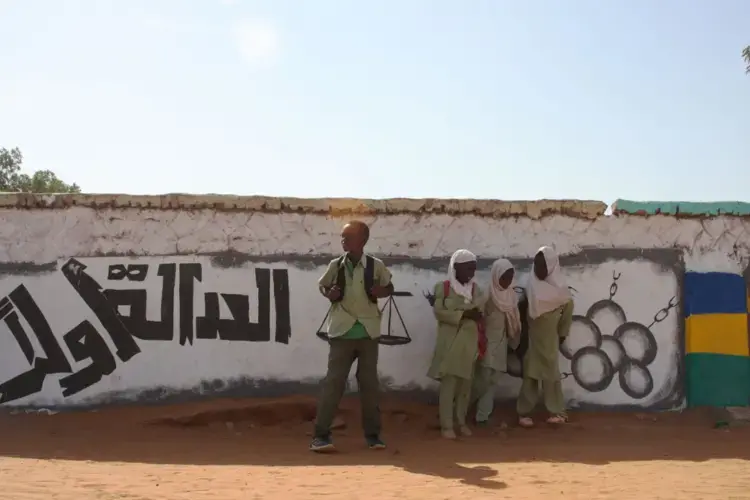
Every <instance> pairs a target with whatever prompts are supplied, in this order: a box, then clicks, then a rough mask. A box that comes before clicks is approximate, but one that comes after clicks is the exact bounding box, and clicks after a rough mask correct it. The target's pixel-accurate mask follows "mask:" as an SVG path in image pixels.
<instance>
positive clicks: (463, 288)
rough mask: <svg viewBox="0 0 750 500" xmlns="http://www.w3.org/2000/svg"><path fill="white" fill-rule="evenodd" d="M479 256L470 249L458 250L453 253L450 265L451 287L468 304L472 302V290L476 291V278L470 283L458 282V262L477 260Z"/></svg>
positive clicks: (449, 277)
mask: <svg viewBox="0 0 750 500" xmlns="http://www.w3.org/2000/svg"><path fill="white" fill-rule="evenodd" d="M476 261H477V257H476V255H474V254H473V253H471V252H470V251H468V250H463V249H461V250H456V251H455V252H453V255H451V262H450V265H449V267H448V279H449V280H450V282H451V288H452V289H453V291H454V292H456V293H457V294H458V295H460V296H461V297H463V298H464V300H465V301H466V303H467V304H468V303H469V302H471V299H472V292H473V291H474V278H472V279H471V280H469V282H468V283H466V284H465V285H462V284H461V283H459V282H458V280H457V279H456V269H455V267H454V266H455V265H456V264H463V263H465V262H476Z"/></svg>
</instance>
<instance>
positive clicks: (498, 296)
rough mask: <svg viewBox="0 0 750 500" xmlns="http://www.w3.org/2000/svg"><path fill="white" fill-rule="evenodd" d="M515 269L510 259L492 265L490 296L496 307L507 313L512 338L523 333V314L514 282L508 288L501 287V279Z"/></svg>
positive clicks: (500, 260) (499, 260)
mask: <svg viewBox="0 0 750 500" xmlns="http://www.w3.org/2000/svg"><path fill="white" fill-rule="evenodd" d="M509 269H513V264H511V263H510V261H509V260H508V259H498V260H496V261H495V262H494V263H493V264H492V272H491V273H490V279H491V280H492V285H490V296H491V297H492V302H494V304H495V306H496V307H497V308H498V309H499V310H501V311H502V312H504V313H505V317H506V318H508V328H509V332H508V333H510V336H511V337H515V336H516V335H517V334H518V333H519V332H520V331H521V313H519V312H518V296H517V295H516V291H515V290H514V289H513V284H514V283H515V276H514V280H513V281H512V282H511V283H510V284H509V285H508V288H503V287H501V286H500V278H501V277H502V275H503V274H505V272H506V271H508V270H509Z"/></svg>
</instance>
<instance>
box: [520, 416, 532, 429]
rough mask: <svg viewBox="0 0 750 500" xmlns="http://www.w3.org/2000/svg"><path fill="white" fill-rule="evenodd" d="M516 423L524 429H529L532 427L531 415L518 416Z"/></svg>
mask: <svg viewBox="0 0 750 500" xmlns="http://www.w3.org/2000/svg"><path fill="white" fill-rule="evenodd" d="M518 425H520V426H521V427H523V428H524V429H530V428H532V427H534V421H533V420H531V417H520V418H519V419H518Z"/></svg>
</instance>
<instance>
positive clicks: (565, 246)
mask: <svg viewBox="0 0 750 500" xmlns="http://www.w3.org/2000/svg"><path fill="white" fill-rule="evenodd" d="M0 217H2V222H3V223H2V224H0V243H2V244H0V262H4V263H6V266H7V265H10V266H11V267H12V265H13V263H16V264H17V263H21V262H26V263H34V264H44V263H50V262H57V265H58V268H59V266H61V265H62V264H64V263H65V262H66V261H67V259H68V258H69V257H76V258H78V259H79V260H80V261H81V262H82V263H84V264H85V265H86V266H88V269H87V272H89V273H90V274H91V275H92V276H93V277H95V278H96V279H97V281H99V283H100V284H102V285H103V286H104V287H105V288H106V287H111V288H126V287H134V288H139V287H142V286H143V287H145V288H146V289H147V290H148V318H149V319H151V320H157V319H158V314H159V301H160V297H161V280H160V279H159V278H157V277H156V276H155V268H156V267H157V266H158V264H160V263H164V262H175V263H185V262H199V263H201V264H202V266H203V281H202V282H201V283H196V293H195V299H194V301H195V316H200V315H202V314H203V313H204V305H203V300H202V293H203V292H211V291H216V292H221V293H242V294H247V295H248V296H249V301H250V315H251V318H255V317H256V315H257V312H256V304H257V290H256V288H255V276H254V272H253V265H252V264H244V265H242V266H241V267H233V268H220V267H214V266H212V265H211V259H210V258H209V257H196V256H195V254H206V253H214V252H227V251H232V252H238V253H241V254H247V255H252V256H278V255H289V256H290V257H289V261H290V262H289V263H286V262H281V263H274V264H268V265H266V264H257V265H258V266H261V267H272V268H278V269H280V268H283V269H287V270H288V273H289V274H288V275H289V285H290V290H291V292H290V293H291V324H292V338H291V341H290V343H289V344H288V345H284V344H278V343H275V342H273V341H271V342H267V343H241V342H227V341H220V340H216V341H209V340H200V339H198V340H195V342H194V344H193V345H184V346H180V345H179V343H178V341H177V329H178V326H177V323H178V319H177V318H178V316H177V315H176V318H175V322H176V325H175V340H173V341H172V342H158V341H144V340H138V345H139V346H140V348H141V350H142V352H141V353H139V354H137V355H136V356H135V357H134V358H132V359H131V360H130V361H128V362H127V363H122V362H121V361H119V360H118V367H117V369H116V370H115V371H114V372H113V373H112V374H111V375H108V376H105V377H104V378H103V379H102V380H101V381H100V382H99V383H97V384H94V385H93V386H92V387H90V388H88V389H85V390H83V391H82V392H80V393H78V394H75V395H73V396H70V397H68V398H64V397H63V396H62V394H61V390H60V387H59V383H58V380H59V379H60V378H61V377H62V375H52V376H48V377H47V379H46V381H45V384H44V388H43V390H42V391H41V392H39V393H36V394H34V395H31V396H29V397H26V398H23V399H19V400H15V401H13V402H10V403H8V404H9V405H28V404H34V405H48V406H54V405H59V404H83V403H86V402H87V401H91V400H92V398H93V399H97V398H99V397H103V396H105V395H107V394H110V393H112V392H117V391H126V392H128V393H129V394H131V395H134V394H136V393H137V391H140V390H147V389H153V388H158V387H163V388H166V389H169V390H181V389H193V388H195V387H196V386H198V385H199V384H200V383H201V382H202V381H206V380H214V379H221V380H225V381H230V380H232V379H236V378H240V377H246V378H250V379H257V380H276V381H303V382H304V381H314V380H317V379H318V378H320V377H322V376H323V374H324V371H325V363H326V345H325V343H324V342H322V341H320V340H319V339H317V338H316V337H315V336H314V330H315V329H316V327H317V326H318V325H319V324H320V321H321V320H322V318H323V315H324V314H325V310H326V303H325V300H324V299H323V298H322V297H320V296H319V295H318V294H317V291H316V286H315V283H316V280H317V278H318V276H319V275H320V273H321V272H322V270H323V268H322V267H316V268H311V267H310V266H307V267H306V268H304V267H299V266H298V265H297V264H295V263H294V260H295V257H293V256H295V255H298V256H317V255H334V254H337V253H339V252H340V249H339V243H338V232H339V230H340V226H341V223H342V220H341V219H338V218H330V217H324V216H320V215H305V214H265V213H227V212H216V211H211V210H202V211H195V212H188V211H176V210H175V211H162V210H154V211H151V210H127V209H125V210H92V209H89V208H73V209H68V210H29V211H21V210H5V211H0ZM361 219H363V220H365V221H367V222H368V223H370V225H371V234H372V237H371V242H370V245H369V251H371V252H373V253H376V254H379V255H386V256H387V255H393V256H409V257H412V258H415V259H429V258H445V259H446V260H447V257H448V256H449V255H450V254H451V253H452V252H453V251H454V250H455V249H457V248H461V247H466V248H470V249H472V251H474V252H475V253H477V255H479V256H480V257H483V258H495V257H498V256H510V257H530V256H532V255H533V253H534V252H535V251H536V250H537V249H538V247H539V246H541V245H543V244H549V243H554V244H555V246H556V247H557V249H558V251H559V252H560V253H561V254H576V253H579V252H580V251H581V250H582V249H584V248H602V249H613V248H618V249H619V248H644V249H651V248H662V249H672V248H679V249H682V250H683V252H684V256H685V260H686V262H687V264H688V268H689V269H695V270H701V271H705V270H718V271H731V272H737V273H740V272H742V269H743V268H744V262H745V260H746V258H747V256H748V248H749V247H750V244H749V243H750V241H749V240H750V237H748V236H747V234H748V233H747V232H746V228H747V227H748V222H745V221H744V220H742V219H740V218H735V217H722V218H716V219H709V220H704V221H699V220H694V219H679V220H678V219H675V218H672V217H667V216H654V217H650V218H647V219H646V218H643V217H628V216H623V217H602V218H599V219H597V220H594V221H591V220H583V219H576V218H571V217H565V216H552V217H546V218H544V219H540V220H531V219H527V218H523V217H521V218H518V219H512V218H507V219H489V218H480V217H475V216H470V215H465V216H458V217H452V216H447V215H428V216H422V217H418V216H415V215H387V216H383V215H381V216H377V217H369V218H368V217H362V218H361ZM102 254H110V255H112V254H116V255H137V256H141V257H138V258H137V259H135V261H136V262H138V263H148V264H149V265H150V266H151V270H150V271H149V277H148V278H147V280H146V281H145V282H144V283H142V284H141V283H133V282H130V283H128V282H127V281H118V282H108V281H107V279H106V277H107V269H108V266H109V265H111V264H115V263H122V262H123V261H124V260H128V258H123V257H95V256H97V255H102ZM174 254H181V255H180V256H177V257H161V256H160V255H167V256H169V255H174ZM149 256H150V257H149ZM393 271H394V275H395V277H396V280H397V281H396V283H397V288H398V289H400V290H408V291H410V292H412V293H413V295H414V296H413V297H407V298H399V299H398V303H399V306H400V308H401V311H402V313H403V315H404V319H405V320H406V322H407V327H408V328H409V332H410V334H411V336H412V338H413V342H412V343H411V344H409V345H406V346H397V347H382V351H381V352H382V353H383V354H382V361H381V365H380V369H381V374H382V375H383V376H385V377H389V378H390V379H391V380H392V384H393V385H394V386H395V387H399V388H404V387H409V388H413V387H419V388H428V387H431V386H432V382H431V381H430V380H428V379H427V378H426V377H425V372H426V369H427V365H428V363H429V360H430V356H431V354H432V346H433V344H432V342H433V338H434V331H435V324H434V319H433V317H432V312H431V309H430V306H429V304H428V303H427V301H426V300H425V299H424V297H423V292H424V291H426V290H429V289H431V288H432V287H433V286H434V284H435V283H436V282H438V281H440V280H442V279H443V275H442V273H438V272H436V271H431V270H425V269H420V268H415V267H412V266H410V265H399V266H395V267H394V268H393ZM613 271H616V272H619V273H622V277H621V279H620V280H619V281H618V292H617V295H616V297H615V301H616V302H617V303H618V304H620V305H621V306H622V308H623V309H624V311H625V312H626V314H627V316H628V320H634V321H638V322H641V323H644V324H646V325H648V324H649V323H650V322H651V320H652V318H653V315H654V314H655V313H656V312H657V310H658V309H659V308H661V307H663V306H665V305H666V304H667V302H668V301H669V299H670V297H672V296H677V297H678V298H679V290H678V277H677V276H675V275H674V273H671V272H665V271H663V270H662V269H660V268H658V267H657V266H655V265H654V264H652V263H650V262H648V261H645V260H644V261H623V260H610V261H607V262H604V263H602V264H596V265H587V266H583V267H577V268H566V270H565V273H566V275H567V276H568V279H569V281H570V285H571V286H573V287H574V288H576V289H577V290H578V292H577V293H576V294H575V300H576V311H575V312H576V314H580V315H584V314H585V313H586V311H587V309H588V308H589V306H590V305H591V304H593V303H594V302H596V301H597V300H600V299H603V298H607V297H608V296H609V295H608V293H609V286H610V284H611V281H612V272H613ZM480 278H481V279H482V280H483V282H485V283H486V272H484V273H480ZM19 284H24V285H25V286H26V287H27V288H28V290H29V291H30V293H31V295H32V296H33V297H34V298H35V300H36V301H37V303H38V305H39V307H40V308H41V310H42V311H43V313H44V314H45V316H46V317H47V319H48V320H49V323H50V325H51V327H52V330H53V331H54V333H55V336H56V338H58V339H61V338H62V336H63V335H64V334H65V333H66V332H67V331H69V329H71V328H72V327H74V326H75V325H77V324H78V323H80V322H81V321H83V320H84V319H88V320H90V321H91V323H92V324H93V325H94V326H95V327H96V328H97V329H98V330H99V332H100V333H103V334H104V338H105V340H106V341H107V342H108V343H110V346H111V341H110V340H109V339H108V338H107V336H106V334H105V333H104V330H103V329H102V325H101V324H100V323H99V321H98V320H97V319H96V317H95V316H94V314H93V313H92V312H91V311H90V309H89V308H88V307H87V306H86V305H85V304H84V303H83V301H82V300H81V298H80V297H79V296H78V295H77V294H76V293H75V291H74V290H73V289H72V287H71V286H70V284H69V283H68V282H67V280H66V279H65V278H64V277H63V276H62V274H61V273H60V272H59V271H57V272H52V273H48V274H37V275H27V276H19V275H13V274H9V275H5V276H4V277H3V278H2V279H1V280H0V293H3V294H7V293H8V292H10V291H11V290H12V289H13V288H15V287H16V286H18V285H19ZM272 303H273V299H272ZM175 307H177V306H175ZM225 309H226V308H225ZM176 314H177V313H176ZM223 314H225V315H226V316H223V317H227V318H228V317H229V316H228V313H227V311H226V310H224V311H223ZM274 314H275V313H274V311H273V310H272V312H271V315H272V316H271V318H272V319H271V324H272V325H273V323H274V319H273V317H274ZM600 326H602V328H603V330H606V331H603V333H604V334H607V333H612V331H611V330H612V326H611V325H610V326H609V327H604V326H603V325H600ZM26 327H27V329H28V325H26ZM680 327H681V321H680V320H679V318H678V317H677V315H676V314H674V312H673V313H672V314H670V316H669V317H668V318H667V320H665V321H664V322H662V323H659V324H657V325H655V326H654V327H653V328H652V332H653V334H654V336H655V337H656V339H657V342H658V351H657V356H656V360H655V361H654V363H653V364H652V365H651V366H650V367H649V369H650V372H651V375H652V376H653V379H654V389H653V391H652V392H651V394H649V395H648V396H647V397H645V398H643V399H640V400H634V399H633V398H631V397H629V396H628V395H626V394H625V393H624V392H623V391H622V390H621V389H620V387H619V384H618V381H617V377H615V380H614V381H613V382H612V383H611V384H610V386H609V387H608V388H607V389H606V390H604V391H602V392H596V393H591V392H588V391H586V390H584V389H582V388H581V387H580V386H579V385H578V384H577V383H576V382H575V380H574V378H573V377H569V378H567V379H565V380H564V383H563V385H564V391H565V394H566V399H568V401H569V403H571V404H573V405H575V404H579V403H594V404H600V405H622V404H640V405H644V406H649V405H652V404H654V403H655V402H656V401H658V399H659V398H660V397H662V396H664V392H665V391H666V392H669V389H670V388H671V387H672V384H673V382H674V380H673V377H674V375H675V370H676V366H677V361H676V360H677V359H678V349H679V340H680V339H679V331H680ZM576 331H577V330H576ZM273 336H274V332H273V329H272V331H271V337H272V339H273ZM63 346H64V343H63ZM35 347H36V348H37V349H38V348H39V346H38V345H35ZM68 358H69V361H70V362H71V364H72V366H73V368H74V369H78V368H80V367H82V366H86V365H87V364H88V361H82V362H80V363H74V362H73V361H74V360H73V359H72V357H71V356H70V354H68ZM561 359H562V361H563V362H562V370H563V371H565V372H569V371H570V368H569V365H570V362H569V361H567V360H565V359H564V358H561ZM584 368H586V369H585V370H583V372H592V371H593V370H595V368H596V367H595V366H594V365H591V366H585V367H584ZM26 369H28V363H27V362H26V360H25V358H24V356H23V355H22V354H21V352H20V349H19V347H18V346H17V343H16V341H15V339H14V338H13V336H12V335H11V333H10V332H9V330H8V329H7V326H6V325H5V323H4V322H0V382H2V381H5V380H8V379H9V378H11V377H13V376H15V375H17V374H18V373H21V372H23V371H24V370H26ZM589 375H591V373H589ZM518 385H519V384H518V380H517V379H513V378H507V379H506V381H505V382H504V383H503V385H502V387H501V388H500V391H499V393H498V395H499V396H507V397H512V396H513V395H514V394H515V391H517V388H518Z"/></svg>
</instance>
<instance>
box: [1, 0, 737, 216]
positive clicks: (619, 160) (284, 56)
mask: <svg viewBox="0 0 750 500" xmlns="http://www.w3.org/2000/svg"><path fill="white" fill-rule="evenodd" d="M749 43H750V0H714V1H710V0H544V1H542V0H515V1H509V0H508V1H506V0H450V1H449V0H379V1H370V2H365V1H362V0H265V1H261V0H0V64H1V66H0V68H1V69H0V146H2V147H14V146H18V147H20V148H21V149H22V151H23V153H24V154H25V165H26V168H27V169H29V170H38V169H51V170H54V171H55V172H57V173H58V175H60V176H61V177H62V178H63V179H64V180H66V181H69V182H72V181H75V182H77V183H79V184H80V185H81V186H82V187H83V188H84V190H85V191H87V192H126V193H134V194H138V193H152V194H157V193H168V192H188V193H232V194H248V195H249V194H265V195H286V196H301V197H323V196H353V197H372V198H382V197H458V198H466V197H473V198H501V199H536V198H542V197H548V198H585V199H600V200H604V201H606V202H612V201H614V199H616V198H618V197H619V198H629V199H637V200H654V199H657V200H659V199H661V200H664V199H666V200H678V199H688V200H695V201H710V200H750V168H749V167H750V127H749V126H748V125H749V122H750V76H746V75H745V74H744V65H743V63H742V60H741V57H740V52H741V49H742V47H744V46H745V45H747V44H749Z"/></svg>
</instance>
